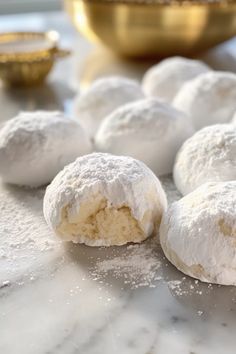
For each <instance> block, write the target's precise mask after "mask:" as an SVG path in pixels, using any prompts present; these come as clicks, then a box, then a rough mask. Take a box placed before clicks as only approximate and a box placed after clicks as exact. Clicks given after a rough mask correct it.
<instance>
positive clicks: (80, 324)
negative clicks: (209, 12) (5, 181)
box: [0, 13, 236, 354]
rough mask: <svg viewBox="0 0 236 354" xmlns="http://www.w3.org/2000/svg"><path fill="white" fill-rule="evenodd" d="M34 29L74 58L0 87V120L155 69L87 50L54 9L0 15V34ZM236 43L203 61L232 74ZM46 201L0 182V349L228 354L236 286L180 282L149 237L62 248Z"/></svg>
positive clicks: (9, 353) (233, 343)
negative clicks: (56, 34)
mask: <svg viewBox="0 0 236 354" xmlns="http://www.w3.org/2000/svg"><path fill="white" fill-rule="evenodd" d="M32 28H33V29H34V30H37V29H38V30H41V29H48V28H55V29H57V30H59V31H60V33H61V34H62V43H63V45H64V46H68V47H72V46H73V48H75V53H74V55H72V56H71V57H70V58H69V59H67V60H64V61H61V62H60V63H59V64H58V65H57V66H56V67H55V69H54V71H53V73H52V75H51V76H50V79H49V80H48V82H47V84H45V85H44V86H42V87H41V88H37V89H36V88H35V89H30V90H29V89H28V90H26V89H25V90H23V89H18V90H17V89H12V90H7V89H4V88H3V87H0V106H1V113H0V120H1V121H3V120H5V119H9V118H11V117H12V116H14V115H15V114H16V113H18V111H19V110H22V109H26V110H34V109H63V110H65V111H66V112H68V113H69V112H70V111H71V102H72V98H73V96H74V94H75V92H76V91H77V90H78V89H79V87H80V88H81V89H83V88H84V87H86V86H87V85H89V83H90V82H91V81H92V80H94V78H96V77H100V76H103V75H107V74H119V73H123V74H125V75H127V76H130V77H136V78H140V77H141V76H142V74H143V72H144V70H145V69H146V68H147V67H149V66H150V65H151V64H152V63H151V62H132V61H127V60H126V61H124V60H121V59H120V58H116V57H114V56H113V55H112V54H110V53H109V52H107V51H106V50H104V49H97V48H95V47H93V46H92V45H90V44H89V43H88V42H87V41H86V40H85V39H83V38H82V37H81V36H79V35H77V34H76V33H75V31H74V30H73V28H72V27H71V26H70V24H69V22H68V19H67V18H66V17H65V16H64V15H63V14H61V13H51V14H47V15H40V14H38V15H24V16H23V15H18V16H9V17H8V16H6V17H0V31H3V30H5V31H7V30H14V29H32ZM235 44H236V40H231V41H230V42H228V43H226V44H224V45H222V46H220V47H218V48H216V49H214V50H212V51H210V52H208V53H206V54H205V55H204V56H203V57H204V59H205V60H206V61H207V62H208V63H210V64H211V65H212V66H213V67H215V68H218V69H227V70H232V71H236V45H235ZM162 181H163V184H164V187H165V188H166V190H167V191H168V195H169V200H170V201H173V200H176V199H178V198H179V195H178V193H177V192H176V191H175V188H174V186H173V183H172V181H171V178H168V177H166V178H164V179H163V180H162ZM43 195H44V189H38V190H26V189H21V188H17V187H12V186H4V185H2V184H0V237H1V238H0V353H3V354H213V353H214V354H223V353H224V354H235V352H236V349H235V347H236V339H235V333H236V288H234V287H224V286H216V285H211V284H202V283H200V282H198V281H195V280H194V279H191V278H189V277H187V276H186V277H185V276H184V275H183V274H181V273H180V272H178V271H177V270H176V269H175V268H174V267H172V266H171V265H170V264H169V263H168V262H167V260H166V259H165V258H164V256H163V254H162V252H161V250H160V246H159V244H158V241H157V239H156V238H151V239H149V240H147V241H146V242H144V243H143V244H141V245H131V246H127V247H112V248H109V249H106V248H89V247H86V246H81V245H72V244H62V243H60V242H59V241H58V240H57V239H56V238H55V237H54V236H53V235H52V233H51V232H50V231H49V229H48V227H47V225H46V224H45V222H44V219H43V215H42V200H43Z"/></svg>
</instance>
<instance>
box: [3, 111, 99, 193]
mask: <svg viewBox="0 0 236 354" xmlns="http://www.w3.org/2000/svg"><path fill="white" fill-rule="evenodd" d="M91 149H92V147H91V143H90V141H89V138H88V136H87V135H86V133H85V132H84V130H83V129H82V127H81V126H80V125H79V123H78V122H76V121H73V120H72V119H69V118H66V117H65V116H64V115H63V113H61V112H47V111H36V112H22V113H20V114H19V115H18V116H16V117H15V118H13V119H11V120H9V121H7V122H5V123H4V124H3V125H2V128H1V129H0V176H1V178H2V180H3V181H4V182H7V183H13V184H17V185H23V186H29V187H38V186H41V185H44V184H46V183H49V182H51V180H52V179H53V178H54V177H55V175H56V174H57V173H58V172H59V171H60V170H61V169H62V168H63V167H64V166H65V165H67V164H68V163H70V162H72V161H73V160H75V159H76V158H77V157H78V156H81V155H84V154H87V153H89V152H91Z"/></svg>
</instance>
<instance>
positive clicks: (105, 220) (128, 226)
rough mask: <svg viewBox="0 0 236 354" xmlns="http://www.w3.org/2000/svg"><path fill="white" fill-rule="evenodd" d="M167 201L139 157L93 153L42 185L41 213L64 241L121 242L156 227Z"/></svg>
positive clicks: (136, 239)
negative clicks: (42, 212) (44, 187)
mask: <svg viewBox="0 0 236 354" xmlns="http://www.w3.org/2000/svg"><path fill="white" fill-rule="evenodd" d="M166 205H167V201H166V196H165V192H164V190H163V189H162V186H161V184H160V182H159V180H158V179H157V177H156V176H155V175H154V174H153V173H152V172H151V170H150V169H149V168H148V167H146V166H145V165H144V164H143V163H142V162H140V161H138V160H134V159H132V158H131V157H124V156H114V155H110V154H102V153H94V154H90V155H86V156H83V157H80V158H78V159H77V160H76V161H75V162H73V163H72V164H70V165H68V166H67V167H65V168H64V170H63V171H61V172H60V173H59V174H58V175H57V176H56V177H55V179H54V180H53V181H52V183H51V184H50V185H49V187H48V188H47V190H46V194H45V198H44V216H45V219H46V221H47V223H48V225H49V226H50V227H51V228H52V230H53V231H54V232H55V233H56V234H57V235H58V236H59V237H60V238H62V239H63V240H65V241H73V242H75V243H85V244H86V245H89V246H111V245H123V244H125V243H128V242H141V241H143V240H145V239H146V238H147V237H148V236H150V235H151V234H153V233H155V232H156V231H157V230H158V228H159V224H160V221H161V216H162V213H163V211H164V210H165V209H166Z"/></svg>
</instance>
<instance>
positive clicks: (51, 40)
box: [0, 31, 59, 64]
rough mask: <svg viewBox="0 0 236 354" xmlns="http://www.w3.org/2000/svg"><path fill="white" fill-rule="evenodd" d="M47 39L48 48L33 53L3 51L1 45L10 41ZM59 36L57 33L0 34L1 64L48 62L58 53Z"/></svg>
mask: <svg viewBox="0 0 236 354" xmlns="http://www.w3.org/2000/svg"><path fill="white" fill-rule="evenodd" d="M34 38H35V39H45V40H47V42H48V46H47V47H46V48H45V47H42V48H39V49H37V50H32V51H14V50H13V51H12V52H7V51H4V50H1V43H4V42H7V41H9V40H19V39H22V40H27V39H34ZM58 40H59V34H58V33H57V32H56V31H47V32H23V31H22V32H2V33H0V63H1V64H2V63H10V62H25V61H26V62H30V61H38V60H48V59H50V58H51V57H52V56H53V55H54V53H55V52H57V51H58V47H57V46H58Z"/></svg>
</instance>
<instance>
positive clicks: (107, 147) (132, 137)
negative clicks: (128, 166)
mask: <svg viewBox="0 0 236 354" xmlns="http://www.w3.org/2000/svg"><path fill="white" fill-rule="evenodd" d="M193 133H194V130H193V128H192V125H191V123H190V121H189V119H188V117H186V116H185V115H184V114H183V113H182V112H180V111H177V110H176V109H174V108H173V107H171V106H170V105H169V104H168V103H165V102H161V101H159V100H158V99H155V98H146V99H143V100H140V101H137V102H133V103H129V104H127V105H125V106H123V107H121V108H119V109H117V110H116V111H114V112H113V113H112V114H111V115H110V116H108V117H107V118H106V119H105V120H104V121H103V123H102V124H101V127H100V129H99V131H98V133H97V135H96V137H95V147H96V149H97V150H98V151H102V152H106V151H107V152H110V153H112V154H116V155H129V156H132V157H134V158H136V159H139V160H141V161H143V162H144V163H145V164H146V165H147V166H148V167H150V168H151V169H152V171H153V172H154V173H155V174H156V175H157V176H160V175H164V174H168V173H171V172H172V168H173V164H174V159H175V156H176V153H177V151H178V149H179V148H180V146H181V145H182V143H183V142H184V141H185V140H186V139H187V138H189V137H190V136H191V135H192V134H193Z"/></svg>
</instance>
